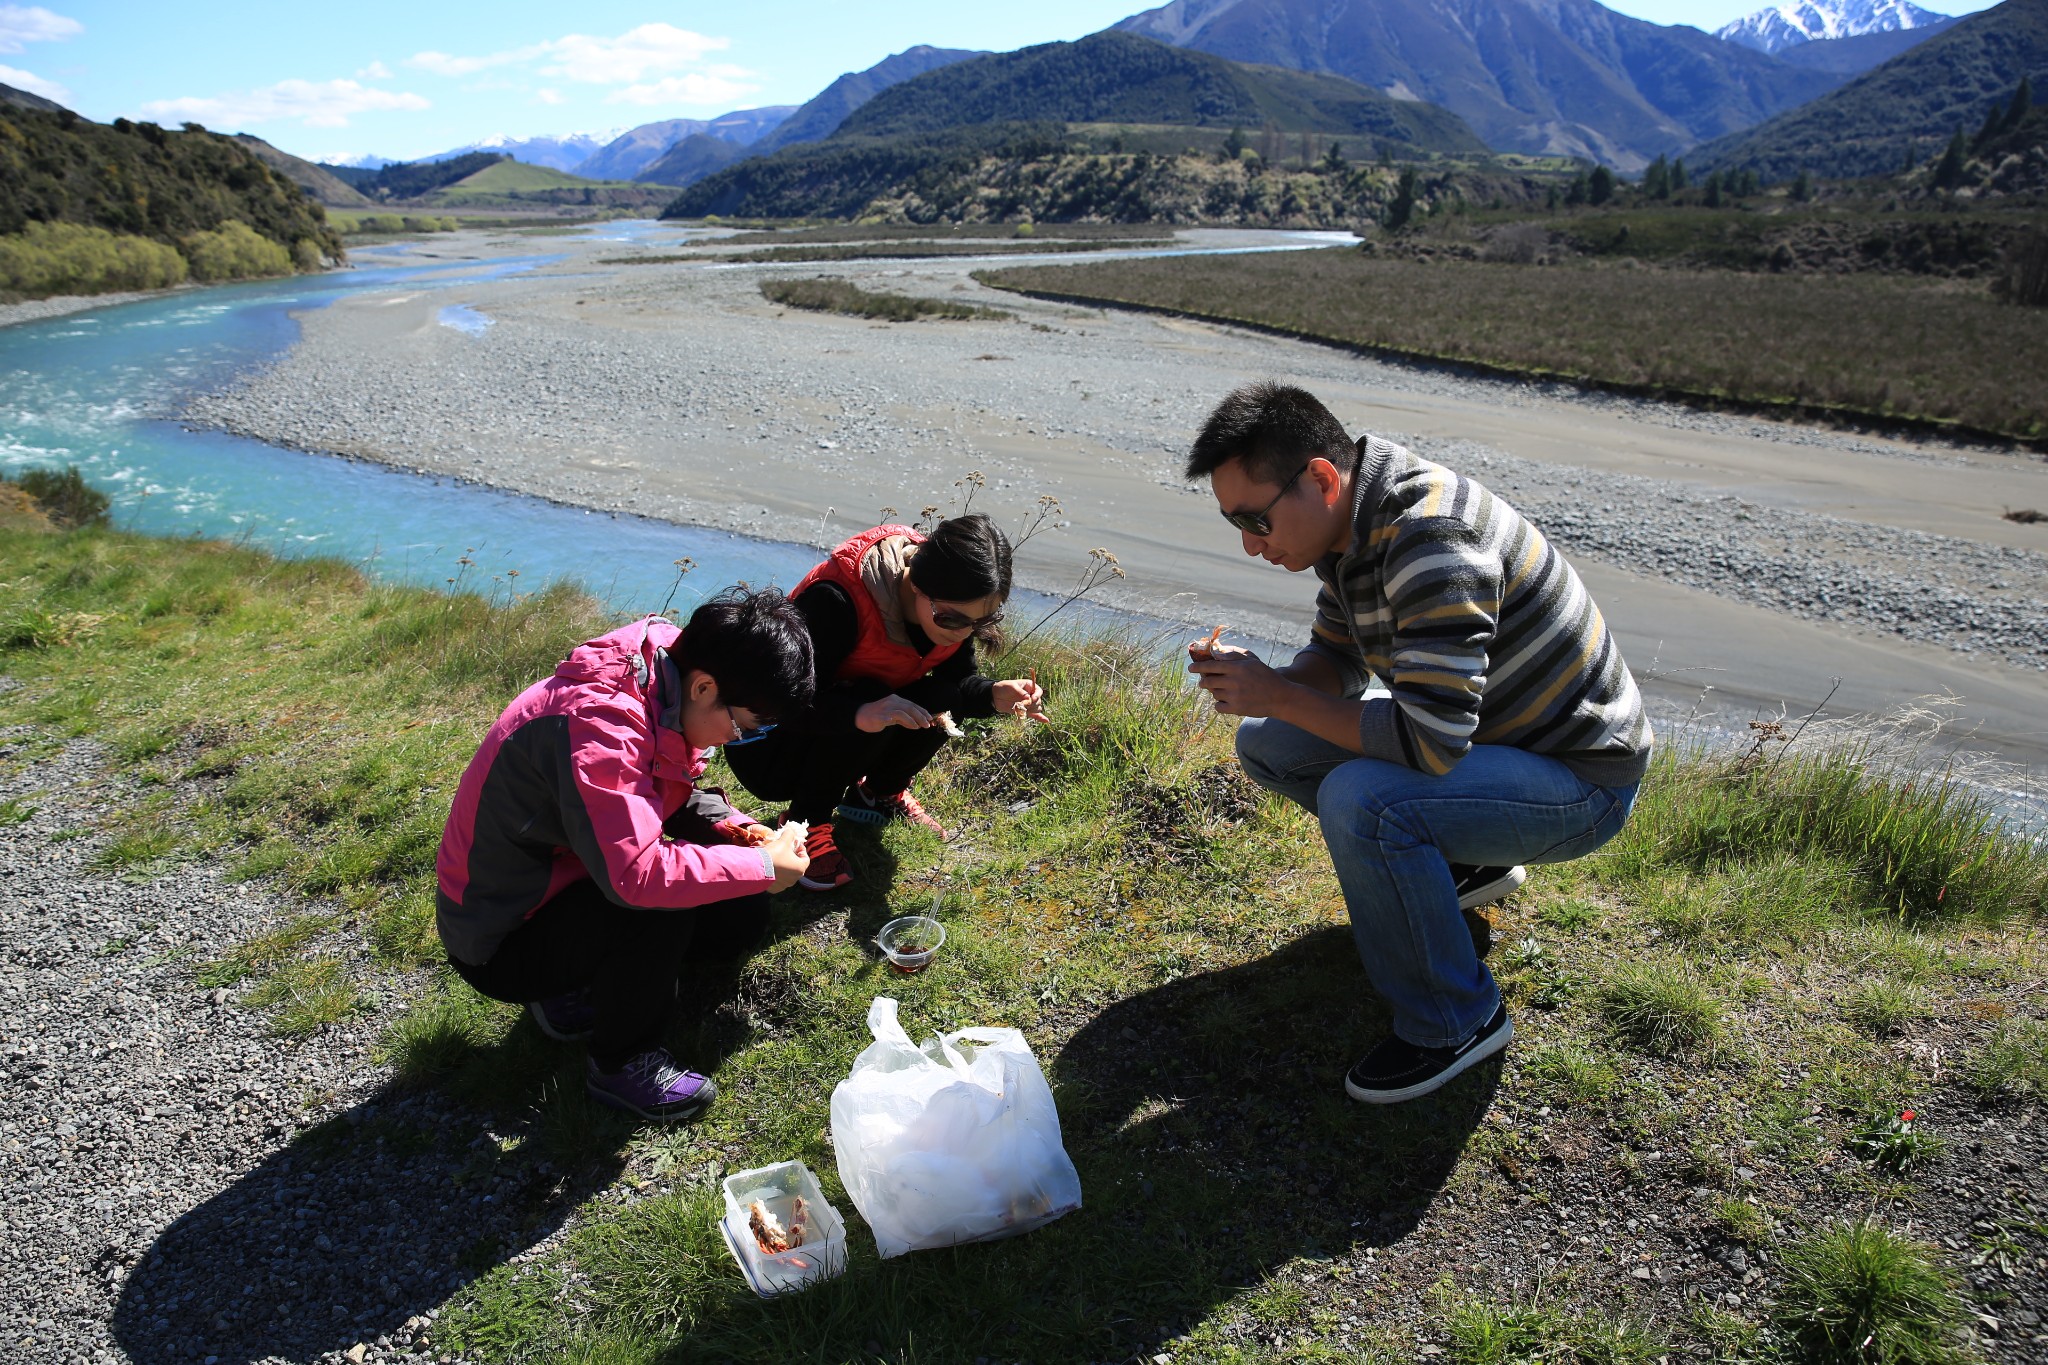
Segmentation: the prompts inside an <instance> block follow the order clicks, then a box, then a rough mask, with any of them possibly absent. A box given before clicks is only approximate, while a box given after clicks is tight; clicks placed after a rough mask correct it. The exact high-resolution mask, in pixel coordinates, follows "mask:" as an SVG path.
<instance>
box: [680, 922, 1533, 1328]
mask: <svg viewBox="0 0 2048 1365" xmlns="http://www.w3.org/2000/svg"><path fill="white" fill-rule="evenodd" d="M1075 1022H1078V1023H1079V1028H1078V1030H1077V1031H1076V1032H1075V1033H1074V1034H1073V1035H1072V1036H1071V1038H1069V1040H1068V1041H1067V1043H1066V1045H1065V1046H1064V1047H1062V1048H1060V1049H1059V1050H1058V1052H1057V1054H1054V1053H1053V1052H1052V1050H1051V1048H1050V1047H1049V1046H1048V1045H1047V1044H1046V1043H1045V1042H1044V1041H1042V1040H1043V1039H1044V1038H1045V1037H1047V1036H1049V1035H1056V1034H1057V1033H1058V1032H1059V1031H1060V1021H1059V1019H1057V1018H1056V1017H1049V1018H1046V1019H1043V1020H1042V1021H1041V1023H1040V1025H1039V1026H1038V1027H1036V1028H1033V1029H1031V1030H1029V1031H1028V1032H1029V1034H1030V1036H1031V1037H1032V1038H1033V1040H1034V1042H1036V1043H1037V1045H1038V1052H1039V1056H1040V1060H1041V1062H1043V1063H1044V1064H1045V1066H1046V1070H1047V1072H1048V1075H1049V1077H1050V1079H1051V1080H1052V1082H1053V1085H1054V1089H1055V1093H1056V1096H1057V1099H1058V1103H1059V1108H1060V1126H1061V1132H1062V1135H1063V1138H1064V1141H1065V1144H1066V1147H1067V1150H1068V1153H1069V1154H1070V1155H1071V1156H1072V1157H1073V1159H1074V1162H1075V1164H1076V1166H1077V1167H1078V1169H1079V1171H1080V1174H1081V1186H1082V1192H1083V1198H1084V1201H1085V1202H1084V1206H1083V1207H1082V1208H1081V1209H1080V1210H1078V1211H1076V1212H1074V1213H1072V1214H1069V1215H1068V1216H1066V1217H1065V1218H1062V1219H1060V1220H1059V1221H1057V1222H1055V1223H1052V1224H1050V1225H1048V1226H1047V1227H1044V1228H1041V1229H1039V1230H1037V1231H1034V1232H1031V1233H1029V1234H1027V1235H1025V1236H1022V1237H1017V1238H1014V1239H1011V1240H1009V1241H1002V1242H992V1243H983V1244H978V1245H972V1246H962V1247H954V1248H948V1249H944V1250H935V1251H919V1252H914V1253H911V1254H910V1255H907V1256H904V1257H901V1258H899V1259H896V1260H890V1261H882V1260H879V1259H878V1258H877V1256H876V1253H875V1248H874V1242H873V1240H872V1238H871V1237H870V1236H869V1234H868V1232H867V1230H866V1228H865V1227H864V1226H862V1225H861V1224H860V1223H859V1222H858V1220H857V1219H856V1218H855V1217H854V1216H853V1213H852V1211H851V1210H850V1209H847V1208H845V1207H844V1206H842V1212H845V1213H847V1214H848V1222H849V1234H850V1235H849V1251H850V1257H849V1265H848V1269H847V1272H846V1274H845V1275H844V1276H842V1277H841V1278H839V1279H837V1280H834V1281H831V1282H829V1283H827V1284H823V1285H819V1286H817V1287H815V1288H813V1289H811V1290H809V1291H807V1292H805V1293H803V1294H800V1295H797V1296H795V1297H794V1298H792V1299H788V1300H779V1301H775V1302H770V1303H760V1302H757V1301H754V1300H753V1299H751V1298H750V1297H747V1296H745V1295H743V1294H737V1293H736V1294H733V1295H731V1296H729V1297H726V1298H724V1299H722V1300H713V1301H709V1302H703V1303H700V1304H699V1305H698V1308H699V1311H698V1313H697V1314H696V1315H695V1316H694V1317H693V1320H692V1322H691V1326H690V1331H689V1333H688V1336H687V1337H686V1338H682V1339H678V1340H676V1341H675V1342H673V1343H672V1344H671V1345H670V1346H669V1347H668V1349H667V1350H666V1352H665V1353H662V1354H659V1355H658V1356H657V1357H656V1358H657V1359H660V1360H663V1361H668V1362H682V1361H696V1360H718V1359H730V1360H739V1361H773V1360H787V1359H817V1360H833V1359H853V1358H859V1359H870V1358H894V1359H904V1360H920V1361H923V1360H932V1361H938V1360H945V1361H952V1360H960V1361H971V1360H975V1359H977V1358H986V1359H989V1360H1000V1361H1034V1362H1055V1361H1129V1360H1134V1359H1136V1360H1149V1359H1151V1357H1152V1356H1153V1355H1154V1354H1156V1353H1158V1352H1159V1351H1160V1350H1162V1349H1165V1343H1167V1342H1168V1341H1170V1340H1171V1339H1173V1338H1175V1337H1177V1336H1180V1335H1182V1334H1184V1333H1186V1332H1188V1331H1189V1330H1191V1329H1192V1328H1194V1327H1195V1326H1196V1325H1197V1324H1199V1323H1203V1322H1204V1321H1205V1320H1207V1319H1211V1318H1212V1315H1213V1314H1214V1313H1215V1310H1216V1309H1217V1308H1218V1307H1219V1306H1220V1305H1222V1304H1225V1303H1228V1302H1230V1301H1232V1300H1234V1299H1238V1298H1239V1297H1240V1296H1243V1295H1245V1294H1246V1293H1247V1291H1250V1293H1251V1295H1252V1296H1253V1298H1252V1300H1250V1301H1248V1302H1251V1303H1253V1304H1254V1305H1256V1302H1257V1299H1258V1296H1260V1295H1263V1294H1267V1293H1268V1292H1271V1293H1272V1294H1273V1298H1272V1302H1271V1303H1270V1304H1268V1305H1266V1306H1265V1307H1258V1306H1253V1307H1252V1309H1251V1311H1252V1314H1253V1315H1254V1316H1256V1315H1257V1314H1259V1313H1261V1312H1265V1313H1268V1314H1271V1315H1272V1316H1273V1321H1274V1322H1275V1323H1288V1322H1291V1323H1293V1324H1295V1326H1296V1329H1297V1330H1299V1328H1300V1326H1301V1325H1302V1324H1301V1319H1300V1317H1299V1304H1298V1303H1297V1302H1296V1300H1295V1299H1293V1298H1289V1297H1288V1290H1287V1288H1286V1287H1285V1286H1284V1285H1280V1283H1279V1281H1276V1280H1273V1278H1272V1277H1274V1276H1275V1275H1276V1273H1277V1272H1279V1271H1280V1270H1282V1268H1283V1267H1288V1266H1290V1265H1294V1264H1296V1263H1298V1262H1301V1261H1303V1260H1307V1261H1309V1262H1310V1263H1313V1262H1315V1261H1317V1260H1327V1261H1328V1262H1329V1263H1330V1268H1329V1272H1328V1273H1331V1274H1340V1273H1343V1274H1348V1273H1350V1270H1351V1269H1352V1267H1353V1266H1355V1265H1356V1259H1355V1258H1354V1253H1357V1252H1361V1251H1363V1250H1364V1249H1365V1248H1368V1247H1385V1246H1390V1245H1393V1244H1394V1243H1397V1242H1399V1241H1401V1240H1402V1239H1403V1238H1405V1237H1407V1236H1409V1235H1410V1234H1411V1233H1412V1232H1414V1231H1415V1229H1416V1226H1417V1224H1418V1222H1419V1221H1420V1220H1421V1219H1422V1218H1423V1216H1424V1215H1425V1214H1426V1213H1427V1211H1428V1210H1429V1209H1430V1208H1431V1206H1432V1204H1433V1203H1434V1202H1435V1201H1436V1200H1437V1199H1438V1198H1439V1197H1440V1195H1441V1194H1442V1191H1443V1188H1444V1185H1445V1183H1446V1181H1447V1180H1448V1178H1449V1176H1450V1174H1451V1172H1452V1170H1453V1169H1454V1167H1455V1166H1456V1163H1457V1161H1458V1159H1459V1156H1460V1155H1461V1153H1462V1152H1463V1151H1464V1149H1465V1147H1466V1144H1467V1143H1468V1141H1469V1140H1470V1139H1471V1136H1472V1134H1473V1132H1474V1130H1475V1128H1476V1127H1477V1125H1478V1124H1479V1122H1480V1120H1481V1119H1482V1118H1483V1116H1484V1115H1485V1113H1486V1111H1487V1108H1488V1106H1489V1105H1490V1103H1491V1101H1492V1097H1493V1094H1494V1091H1495V1089H1496V1088H1497V1086H1498V1084H1499V1078H1500V1071H1499V1065H1498V1062H1489V1063H1487V1064H1484V1065H1482V1066H1480V1067H1478V1068H1475V1069H1474V1071H1473V1072H1472V1073H1470V1074H1468V1075H1466V1076H1464V1077H1461V1078H1460V1079H1459V1080H1458V1081H1456V1082H1454V1083H1453V1084H1452V1085H1451V1086H1449V1087H1447V1088H1446V1089H1445V1090H1444V1091H1442V1092H1439V1093H1438V1094H1436V1095H1432V1096H1428V1097H1425V1098H1424V1099H1421V1100H1417V1101H1413V1102H1411V1103H1409V1104H1405V1105H1394V1106H1384V1107H1381V1106H1369V1105H1362V1104H1358V1103H1355V1102H1353V1101H1352V1100H1350V1099H1349V1098H1347V1097H1346V1096H1345V1094H1344V1089H1343V1075H1344V1071H1345V1069H1346V1068H1347V1067H1348V1066H1349V1065H1350V1063H1351V1062H1353V1061H1355V1060H1356V1059H1357V1058H1358V1056H1360V1055H1362V1054H1363V1052H1364V1051H1365V1050H1366V1049H1368V1048H1369V1047H1370V1046H1371V1045H1372V1043H1373V1042H1375V1041H1377V1040H1378V1039H1379V1038H1380V1037H1382V1036H1384V1033H1385V1029H1386V1020H1385V1012H1384V1009H1383V1008H1382V1007H1381V1006H1380V1005H1379V1004H1378V1002H1377V1000H1376V998H1375V997H1374V996H1373V995H1372V993H1371V991H1370V989H1369V987H1368V986H1367V985H1366V982H1365V979H1364V975H1363V973H1362V972H1361V970H1360V968H1359V965H1358V960H1357V956H1356V953H1355V951H1354V949H1353V948H1352V943H1351V936H1350V933H1349V931H1348V930H1345V929H1334V928H1333V929H1328V930H1316V931H1314V932H1311V933H1310V934H1308V935H1306V936H1304V937H1302V938H1300V939H1297V940H1295V941H1293V942H1291V943H1288V944H1286V945H1283V946H1282V947H1280V948H1279V949H1277V950H1275V951H1274V952H1272V953H1271V954H1269V955H1267V956H1266V957H1263V958H1260V959H1258V960H1257V961H1254V962H1249V963H1246V964H1244V965H1242V966H1238V967H1232V968H1229V969H1227V970H1223V971H1217V972H1210V973H1204V974H1201V975H1196V976H1188V977H1184V978H1181V979H1179V980H1176V981H1173V982H1170V983H1168V984H1166V985H1162V986H1159V987H1156V988H1154V989H1151V990H1147V991H1144V992H1142V993H1140V994H1138V995H1135V996H1132V997H1130V998H1128V999H1124V1000H1120V1001H1117V1002H1114V1003H1112V1004H1110V1005H1108V1006H1106V1007H1103V1008H1101V1009H1100V1010H1099V1012H1091V1013H1089V1014H1088V1015H1086V1016H1085V1017H1079V1018H1077V1019H1076V1020H1075ZM1347 1258H1353V1259H1352V1266H1342V1265H1340V1263H1341V1262H1343V1261H1345V1260H1346V1259H1347ZM1275 1286H1278V1287H1277V1288H1276V1287H1275ZM1360 1292H1361V1293H1365V1292H1367V1291H1366V1290H1365V1289H1364V1288H1363V1287H1361V1290H1360ZM1364 1311H1368V1312H1369V1309H1368V1310H1364ZM1212 1325H1213V1324H1212ZM1264 1325H1265V1324H1263V1323H1262V1322H1255V1323H1254V1324H1253V1326H1254V1327H1263V1326H1264ZM1245 1344H1246V1346H1247V1347H1248V1348H1252V1354H1251V1355H1250V1356H1248V1357H1247V1358H1265V1357H1264V1356H1263V1355H1260V1354H1259V1349H1260V1343H1259V1342H1257V1341H1256V1340H1253V1339H1249V1338H1248V1339H1247V1341H1246V1343H1245Z"/></svg>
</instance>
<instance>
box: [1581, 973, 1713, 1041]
mask: <svg viewBox="0 0 2048 1365" xmlns="http://www.w3.org/2000/svg"><path fill="white" fill-rule="evenodd" d="M1598 996H1599V1004H1600V1013H1601V1015H1602V1016H1603V1017H1604V1018H1605V1019H1606V1020H1607V1023H1608V1024H1609V1025H1610V1026H1611V1027H1612V1028H1613V1029H1614V1031H1615V1032H1616V1033H1617V1034H1619V1035H1620V1037H1621V1038H1622V1039H1623V1040H1624V1041H1625V1042H1627V1043H1628V1044H1629V1045H1630V1046H1632V1047H1637V1048H1641V1049H1642V1050H1644V1051H1646V1052H1651V1053H1655V1054H1657V1055H1659V1056H1667V1057H1668V1056H1674V1055H1676V1054H1678V1053H1683V1052H1692V1051H1696V1050H1697V1049H1699V1048H1701V1047H1703V1046H1704V1045H1706V1044H1707V1043H1709V1042H1712V1041H1713V1039H1714V1036H1715V1035H1716V1034H1717V1033H1718V1032H1720V1029H1721V1017H1722V1010H1723V1007H1722V1004H1721V1002H1720V1000H1718V999H1717V998H1715V996H1714V994H1713V993H1712V992H1711V991H1710V990H1708V989H1707V988H1706V987H1705V986H1704V985H1703V984H1702V983H1701V982H1700V981H1699V979H1698V978H1697V977H1695V976H1694V975H1693V974H1692V973H1691V972H1690V971H1689V970H1687V969H1686V968H1685V967H1682V966H1679V965H1678V964H1675V963H1668V962H1643V963H1629V964H1625V965H1623V966H1622V967H1620V968H1619V969H1618V970H1617V971H1616V972H1615V973H1614V975H1613V976H1611V977H1609V978H1608V979H1607V981H1606V982H1604V983H1603V984H1602V985H1601V987H1600V990H1599V993H1598Z"/></svg>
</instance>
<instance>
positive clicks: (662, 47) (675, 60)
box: [405, 24, 732, 85]
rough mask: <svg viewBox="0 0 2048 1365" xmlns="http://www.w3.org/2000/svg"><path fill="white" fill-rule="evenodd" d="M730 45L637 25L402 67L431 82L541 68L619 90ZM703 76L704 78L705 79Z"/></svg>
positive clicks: (667, 27)
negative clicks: (615, 32)
mask: <svg viewBox="0 0 2048 1365" xmlns="http://www.w3.org/2000/svg"><path fill="white" fill-rule="evenodd" d="M731 45H732V40H731V39H729V38H713V37H707V36H706V35H704V34H702V33H692V32H691V31H690V30H688V29H683V28H677V27H675V26H674V25H673V24H642V25H640V26H639V27H638V28H635V29H629V30H627V31H626V32H624V33H622V34H620V35H619V36H618V37H616V38H596V37H592V36H590V35H589V34H584V33H571V34H568V35H566V36H564V37H561V38H554V39H551V40H549V41H547V42H545V43H533V44H530V45H529V46H526V47H517V48H510V49H507V50H506V51H503V52H491V53H486V54H484V55H482V56H476V57H460V56H455V55H453V54H451V53H447V52H417V53H414V54H413V55H412V56H410V57H408V58H406V59H405V64H406V65H407V66H410V67H415V68H417V69H419V70H421V71H430V72H432V73H434V74H435V75H437V76H469V75H474V74H475V73H476V72H479V71H484V70H487V69H489V68H491V67H498V66H519V65H524V64H527V63H530V62H542V63H544V64H543V65H542V66H540V68H539V70H540V72H541V74H542V75H546V76H553V77H555V78H557V79H559V80H567V81H578V82H581V83H583V84H586V85H623V84H630V83H632V82H637V81H641V80H643V79H645V78H646V77H648V76H663V75H667V74H669V73H672V72H681V71H685V70H686V69H687V68H689V67H693V66H696V65H697V64H699V63H700V62H702V61H703V60H704V59H705V57H707V56H709V55H710V54H711V53H713V52H722V51H724V50H725V49H726V48H727V47H730V46H731ZM707 74H709V73H707Z"/></svg>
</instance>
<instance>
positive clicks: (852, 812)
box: [838, 782, 953, 839]
mask: <svg viewBox="0 0 2048 1365" xmlns="http://www.w3.org/2000/svg"><path fill="white" fill-rule="evenodd" d="M838 815H839V818H840V819H842V820H853V821H857V822H858V823H860V824H863V825H886V824H888V823H889V822H890V821H891V820H901V821H903V822H905V823H906V824H912V825H916V826H917V827H918V828H919V829H928V830H930V831H931V832H932V833H934V834H936V835H938V836H939V837H940V838H941V839H950V838H952V837H953V831H951V830H949V829H947V828H946V827H945V826H944V825H942V824H940V823H939V822H938V821H937V820H936V819H934V818H933V817H932V815H931V813H930V812H929V811H927V810H926V809H925V808H924V807H923V806H922V805H919V804H918V800H917V798H916V797H914V796H912V795H911V794H910V792H909V791H908V790H904V791H900V792H896V793H895V794H893V795H891V796H870V795H869V794H868V789H867V785H866V784H865V783H860V782H856V783H855V784H854V786H853V790H852V792H851V793H849V799H848V800H846V801H842V802H840V804H839V810H838Z"/></svg>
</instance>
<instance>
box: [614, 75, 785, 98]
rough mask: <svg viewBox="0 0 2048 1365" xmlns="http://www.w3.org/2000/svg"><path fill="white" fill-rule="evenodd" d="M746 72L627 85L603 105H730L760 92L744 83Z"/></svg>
mask: <svg viewBox="0 0 2048 1365" xmlns="http://www.w3.org/2000/svg"><path fill="white" fill-rule="evenodd" d="M752 74H753V73H752V72H750V71H742V70H740V69H739V68H738V67H736V66H721V67H713V68H711V69H710V70H709V71H695V72H691V73H690V74H689V75H687V76H670V77H669V78H668V79H666V80H659V81H649V82H646V83H644V84H641V85H629V86H627V87H626V88H625V89H623V90H614V91H613V92H612V93H611V94H609V95H606V96H605V97H604V102H605V103H606V104H682V105H688V104H731V103H732V102H733V101H735V100H737V99H739V98H740V97H741V96H743V95H750V94H752V93H753V92H754V91H756V90H758V89H760V87H759V86H757V85H753V84H751V83H749V82H747V81H745V80H742V79H740V78H741V77H744V76H750V75H752Z"/></svg>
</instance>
